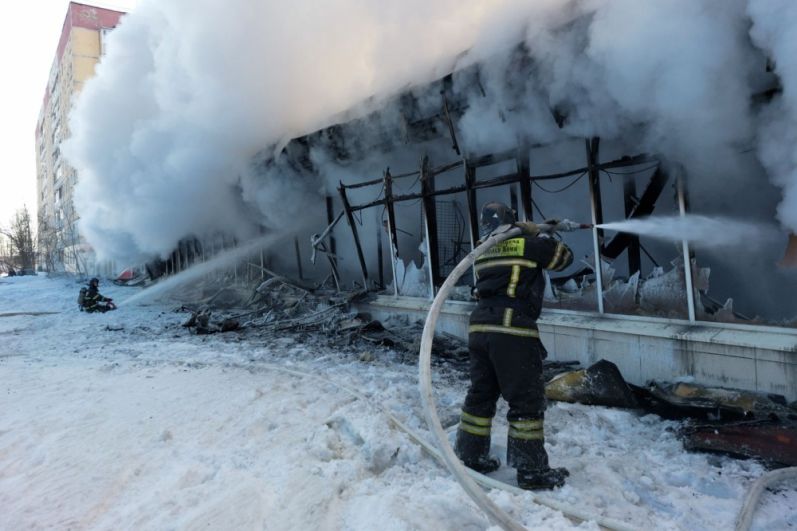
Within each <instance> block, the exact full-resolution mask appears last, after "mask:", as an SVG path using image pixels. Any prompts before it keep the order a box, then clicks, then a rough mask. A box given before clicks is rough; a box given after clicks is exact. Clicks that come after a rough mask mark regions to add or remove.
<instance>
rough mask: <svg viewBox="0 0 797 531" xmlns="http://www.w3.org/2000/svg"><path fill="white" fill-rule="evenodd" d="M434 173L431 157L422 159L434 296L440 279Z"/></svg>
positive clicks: (423, 194)
mask: <svg viewBox="0 0 797 531" xmlns="http://www.w3.org/2000/svg"><path fill="white" fill-rule="evenodd" d="M434 191H435V190H434V173H432V171H431V169H430V166H429V157H428V156H426V155H424V157H423V158H422V159H421V194H422V200H423V217H424V220H425V222H426V224H425V225H426V253H427V259H428V261H429V288H430V291H429V296H430V298H434V293H435V287H436V286H439V285H440V284H441V281H440V264H439V262H440V256H439V250H438V245H437V207H436V205H435V198H434Z"/></svg>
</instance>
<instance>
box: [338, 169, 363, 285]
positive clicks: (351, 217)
mask: <svg viewBox="0 0 797 531" xmlns="http://www.w3.org/2000/svg"><path fill="white" fill-rule="evenodd" d="M339 184H340V188H338V191H339V192H340V200H341V201H342V202H343V211H344V212H346V221H348V222H349V227H351V234H352V236H353V237H354V246H355V247H356V248H357V259H358V260H359V261H360V269H361V270H362V274H363V289H364V290H367V289H368V268H367V267H366V266H365V256H363V248H362V245H360V235H359V234H358V233H357V224H356V222H355V221H354V215H353V214H352V210H351V205H349V198H348V197H347V196H346V187H345V186H343V183H342V182H341V183H339Z"/></svg>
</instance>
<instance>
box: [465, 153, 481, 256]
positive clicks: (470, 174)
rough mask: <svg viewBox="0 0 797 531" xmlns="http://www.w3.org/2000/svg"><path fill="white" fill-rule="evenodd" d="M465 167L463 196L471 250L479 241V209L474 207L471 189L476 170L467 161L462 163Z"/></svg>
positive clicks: (473, 194)
mask: <svg viewBox="0 0 797 531" xmlns="http://www.w3.org/2000/svg"><path fill="white" fill-rule="evenodd" d="M463 164H464V167H465V195H466V196H467V199H468V222H469V223H468V224H469V225H470V244H471V250H472V249H475V248H476V242H477V241H479V207H478V205H476V190H475V189H474V188H473V185H474V183H475V182H476V168H474V167H473V166H471V165H470V164H468V161H467V159H465V160H464V161H463Z"/></svg>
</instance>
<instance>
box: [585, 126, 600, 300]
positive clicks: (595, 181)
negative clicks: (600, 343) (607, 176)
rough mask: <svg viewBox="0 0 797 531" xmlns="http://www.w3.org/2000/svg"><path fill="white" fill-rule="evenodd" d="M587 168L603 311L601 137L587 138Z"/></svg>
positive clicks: (597, 295) (598, 296)
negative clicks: (599, 161) (599, 154)
mask: <svg viewBox="0 0 797 531" xmlns="http://www.w3.org/2000/svg"><path fill="white" fill-rule="evenodd" d="M586 147H587V169H588V171H589V197H590V207H591V208H590V210H591V212H592V225H593V227H592V248H593V252H594V253H595V288H596V289H595V295H596V297H597V301H598V313H603V265H602V264H601V250H602V248H603V230H601V229H599V228H598V227H597V226H598V225H599V224H600V223H603V205H602V204H601V188H600V169H599V168H598V149H599V147H600V138H598V137H593V138H588V139H586Z"/></svg>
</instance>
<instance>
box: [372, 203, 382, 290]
mask: <svg viewBox="0 0 797 531" xmlns="http://www.w3.org/2000/svg"><path fill="white" fill-rule="evenodd" d="M374 218H375V219H374V221H375V223H374V227H376V267H377V271H378V272H379V289H385V271H384V269H385V259H384V257H383V256H382V255H383V253H382V219H381V218H382V217H381V216H380V215H379V211H378V210H374Z"/></svg>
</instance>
